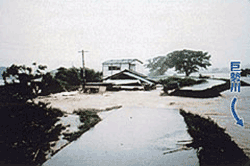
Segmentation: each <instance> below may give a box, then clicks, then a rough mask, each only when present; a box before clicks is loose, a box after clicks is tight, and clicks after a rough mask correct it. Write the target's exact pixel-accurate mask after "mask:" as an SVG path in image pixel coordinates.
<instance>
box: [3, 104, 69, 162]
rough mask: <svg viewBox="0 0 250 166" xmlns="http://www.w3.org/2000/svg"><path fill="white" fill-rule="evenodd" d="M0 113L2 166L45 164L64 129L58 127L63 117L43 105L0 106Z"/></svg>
mask: <svg viewBox="0 0 250 166" xmlns="http://www.w3.org/2000/svg"><path fill="white" fill-rule="evenodd" d="M0 112H1V116H0V123H1V125H0V130H1V134H0V149H1V151H0V164H1V165H7V164H13V165H14V164H16V165H20V164H23V165H38V164H40V163H43V162H44V161H45V160H46V158H45V156H46V152H47V151H48V150H49V149H50V144H49V142H52V141H56V140H58V135H59V134H60V132H61V130H62V129H63V128H64V127H63V126H62V125H57V126H55V123H56V122H57V121H58V120H59V117H61V116H63V113H62V112H61V111H60V110H58V109H54V108H48V107H47V106H46V104H44V103H38V104H34V103H0Z"/></svg>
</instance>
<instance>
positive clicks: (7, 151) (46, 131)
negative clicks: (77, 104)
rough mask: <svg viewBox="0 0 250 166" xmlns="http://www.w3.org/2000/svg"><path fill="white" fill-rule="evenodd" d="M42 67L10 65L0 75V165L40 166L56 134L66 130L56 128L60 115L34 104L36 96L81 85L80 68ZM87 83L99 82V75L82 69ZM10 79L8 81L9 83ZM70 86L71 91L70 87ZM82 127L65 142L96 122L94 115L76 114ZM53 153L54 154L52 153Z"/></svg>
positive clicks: (48, 108)
mask: <svg viewBox="0 0 250 166" xmlns="http://www.w3.org/2000/svg"><path fill="white" fill-rule="evenodd" d="M45 69H46V66H42V65H38V66H37V65H36V63H33V67H26V66H24V65H12V66H10V67H9V68H7V69H6V71H5V72H3V78H4V80H5V85H4V86H0V112H1V116H0V131H1V132H0V149H1V151H0V165H41V164H42V163H43V162H45V161H46V156H47V155H48V154H49V153H50V150H51V148H52V147H53V146H55V143H53V142H56V141H58V140H59V135H60V134H61V132H62V131H63V130H65V129H66V127H65V126H62V124H58V125H56V122H58V121H59V119H60V117H62V116H63V115H64V113H63V112H62V111H60V110H58V109H54V108H50V107H48V106H47V105H48V104H45V103H41V102H39V103H38V104H35V103H34V102H33V99H34V98H35V97H37V96H38V95H48V94H50V93H58V92H61V91H69V90H74V88H75V87H78V88H79V87H80V85H81V82H82V73H81V71H82V70H81V69H77V68H74V67H73V68H70V69H66V68H59V69H58V71H57V72H56V73H55V74H54V75H53V73H46V72H45ZM86 75H87V77H86V78H87V80H88V81H99V80H100V79H101V73H99V72H95V71H94V70H90V69H87V70H86ZM10 80H11V81H10ZM72 87H73V88H72ZM77 114H79V115H80V118H81V119H80V120H81V122H82V123H83V125H82V126H81V127H80V132H79V133H78V134H75V135H74V137H72V136H71V137H69V136H66V137H65V139H67V138H68V140H69V141H73V140H75V139H76V138H78V137H80V136H81V134H83V133H84V132H85V131H87V130H88V129H90V128H91V127H92V126H94V125H95V124H96V123H98V122H99V121H100V118H99V117H98V116H97V114H96V113H89V112H86V113H83V112H81V111H79V113H77ZM53 154H54V153H53ZM53 154H52V155H53Z"/></svg>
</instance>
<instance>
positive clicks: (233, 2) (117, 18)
mask: <svg viewBox="0 0 250 166" xmlns="http://www.w3.org/2000/svg"><path fill="white" fill-rule="evenodd" d="M182 49H192V50H201V51H206V52H209V54H211V55H212V58H211V60H212V65H213V67H229V62H230V60H241V61H242V64H243V65H246V64H250V1H249V0H223V1H222V0H210V1H209V0H204V1H202V0H190V1H188V0H144V1H143V0H130V1H125V0H124V1H122V0H109V1H105V0H100V1H99V0H89V1H88V0H0V66H10V65H11V64H13V63H16V64H26V65H31V64H32V62H37V63H39V64H46V65H48V67H49V68H50V69H55V68H58V67H60V66H64V67H71V66H76V67H80V66H81V64H82V63H81V53H78V51H80V50H87V51H89V52H87V53H85V62H86V66H87V67H89V68H94V69H96V70H101V66H102V64H101V63H102V62H104V61H105V60H109V59H118V58H138V59H140V60H142V61H143V62H146V60H147V59H149V58H153V57H155V56H158V55H166V54H167V53H170V52H172V51H175V50H182Z"/></svg>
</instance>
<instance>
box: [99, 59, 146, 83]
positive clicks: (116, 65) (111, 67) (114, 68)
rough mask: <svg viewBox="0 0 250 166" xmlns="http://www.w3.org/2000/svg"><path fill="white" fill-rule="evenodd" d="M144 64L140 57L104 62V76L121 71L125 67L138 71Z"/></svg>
mask: <svg viewBox="0 0 250 166" xmlns="http://www.w3.org/2000/svg"><path fill="white" fill-rule="evenodd" d="M141 64H143V63H142V62H141V61H140V60H138V59H113V60H107V61H105V62H103V63H102V73H103V78H104V79H105V78H107V77H109V76H111V75H114V74H116V73H119V72H121V71H123V70H125V69H127V70H131V71H137V69H138V67H139V65H141Z"/></svg>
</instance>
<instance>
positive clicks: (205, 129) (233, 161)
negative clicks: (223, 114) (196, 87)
mask: <svg viewBox="0 0 250 166" xmlns="http://www.w3.org/2000/svg"><path fill="white" fill-rule="evenodd" d="M180 114H181V115H182V116H183V117H184V121H185V122H186V124H187V128H188V130H187V131H188V133H189V135H190V136H191V137H192V138H193V140H192V143H190V144H187V145H186V146H187V147H192V148H194V149H197V155H198V158H199V163H200V165H201V166H214V165H217V166H226V165H227V166H241V165H242V166H244V164H246V163H247V162H249V158H248V157H247V156H246V155H245V154H244V152H243V150H242V149H240V148H239V147H238V146H237V144H236V143H235V142H234V141H232V140H231V137H230V136H229V135H228V134H226V133H225V129H222V128H220V127H219V126H218V125H217V124H216V123H215V122H213V121H212V120H211V119H209V118H208V119H206V118H203V117H200V116H199V115H194V114H192V113H187V112H185V111H184V110H180Z"/></svg>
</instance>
